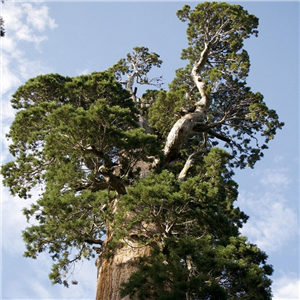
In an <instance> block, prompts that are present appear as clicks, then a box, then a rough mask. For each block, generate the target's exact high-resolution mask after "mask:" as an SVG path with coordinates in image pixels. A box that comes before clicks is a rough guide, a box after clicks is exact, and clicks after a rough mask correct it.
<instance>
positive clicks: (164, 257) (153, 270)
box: [2, 2, 283, 299]
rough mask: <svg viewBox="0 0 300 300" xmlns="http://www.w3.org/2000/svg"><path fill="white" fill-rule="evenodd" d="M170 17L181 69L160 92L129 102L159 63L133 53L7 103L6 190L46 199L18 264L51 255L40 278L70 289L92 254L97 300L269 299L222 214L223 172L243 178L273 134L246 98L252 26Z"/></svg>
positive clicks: (29, 89) (219, 14)
mask: <svg viewBox="0 0 300 300" xmlns="http://www.w3.org/2000/svg"><path fill="white" fill-rule="evenodd" d="M177 15H178V17H179V19H180V20H182V21H187V22H188V29H187V36H188V41H189V47H188V48H187V49H184V50H183V53H182V58H183V59H185V60H188V64H187V66H186V68H182V69H179V70H177V71H176V76H175V78H174V80H173V82H172V83H171V84H170V86H169V90H168V91H166V90H160V91H157V90H147V91H146V92H145V93H144V94H143V95H142V96H141V97H138V96H137V89H136V84H154V85H156V86H157V85H158V86H159V87H160V84H161V78H154V79H149V78H148V73H149V71H150V70H151V69H152V67H153V66H157V67H160V65H161V63H162V61H161V60H160V59H159V56H158V55H157V54H156V53H150V52H149V49H148V48H145V47H136V48H134V50H133V52H132V53H131V54H128V55H127V58H126V59H121V60H120V61H119V62H118V63H117V64H116V65H114V66H113V67H112V68H110V69H109V70H108V71H105V72H95V73H92V74H90V75H83V76H78V77H73V78H71V77H64V76H61V75H58V74H49V75H41V76H38V77H36V78H33V79H30V80H29V81H28V82H26V84H25V85H23V86H21V87H19V89H18V90H17V91H16V93H15V94H14V95H13V98H12V106H13V107H14V108H15V109H16V110H17V113H16V117H15V120H14V122H13V124H12V126H11V129H10V133H9V135H8V138H10V139H11V146H10V151H11V153H12V154H13V155H14V157H15V160H14V161H13V162H9V163H7V164H5V165H4V166H3V167H2V174H3V177H4V184H5V185H6V186H8V187H9V188H10V191H11V193H12V194H13V195H19V196H20V197H21V198H25V199H26V198H28V197H31V190H32V189H33V188H34V187H35V186H38V185H40V186H41V187H42V188H43V189H44V190H43V192H42V193H41V195H40V198H39V199H38V200H37V201H36V202H35V203H34V204H33V205H32V206H31V207H30V208H29V209H24V214H25V215H26V217H27V219H28V221H30V220H31V219H35V220H36V221H35V222H34V224H33V225H30V226H29V227H27V228H26V229H25V230H24V231H23V238H24V240H25V243H26V246H27V251H26V252H25V256H27V257H32V258H36V257H37V256H38V254H39V253H41V252H45V251H47V252H49V254H50V256H51V257H52V259H53V261H54V264H53V268H52V271H51V273H50V279H51V280H52V282H53V283H63V284H64V285H66V286H68V276H71V275H72V268H73V267H74V263H75V262H76V261H78V260H81V259H83V258H86V259H91V258H94V257H96V256H97V255H98V258H97V262H96V264H97V269H98V281H97V299H120V297H124V299H128V298H129V297H131V296H132V297H133V298H135V299H137V298H140V299H228V298H232V299H271V290H270V285H271V281H270V279H269V278H268V276H269V275H271V274H272V267H271V266H269V265H267V264H266V259H267V256H266V254H265V253H264V252H262V251H261V250H259V249H258V248H257V247H256V246H255V245H252V244H251V243H249V242H247V240H246V238H245V237H242V236H241V235H240V233H239V228H241V227H242V225H243V223H245V222H246V220H247V216H246V215H245V214H244V213H243V212H241V211H240V210H239V209H238V208H235V207H234V205H233V204H234V201H235V200H236V199H237V184H236V183H235V182H234V181H233V179H232V176H233V171H232V168H233V167H240V168H244V167H245V166H247V165H249V166H250V167H253V166H254V164H255V162H256V161H257V160H259V159H260V158H261V157H262V155H263V150H264V149H266V148H267V143H268V141H269V140H271V139H272V138H273V136H274V135H275V133H276V130H277V129H280V128H281V127H282V126H283V123H281V122H279V120H278V116H277V114H276V112H275V111H274V110H271V109H269V108H268V107H267V106H266V104H265V103H264V102H263V97H262V95H261V94H259V93H253V92H251V90H250V88H249V87H247V86H246V77H247V75H248V72H249V66H250V63H249V57H248V54H247V52H246V50H245V49H243V40H244V39H246V38H248V37H250V36H251V35H252V34H255V35H257V26H258V19H257V18H256V17H255V16H253V15H251V14H248V12H247V11H245V10H243V8H242V7H241V6H239V5H229V4H226V3H216V2H211V3H210V2H205V3H201V4H199V5H197V6H196V7H195V9H194V10H191V9H190V7H189V6H184V7H183V9H182V10H180V11H178V12H177ZM122 85H123V86H122ZM142 104H143V105H142ZM146 104H147V105H146ZM259 136H262V138H261V137H259ZM217 145H220V146H224V147H227V148H228V149H229V150H230V151H231V152H230V153H227V152H225V151H224V150H221V149H219V148H216V146H217ZM93 245H96V246H93ZM72 282H73V283H77V282H76V280H74V279H73V280H72ZM120 292H121V296H120Z"/></svg>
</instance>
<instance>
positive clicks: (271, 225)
mask: <svg viewBox="0 0 300 300" xmlns="http://www.w3.org/2000/svg"><path fill="white" fill-rule="evenodd" d="M257 174H258V173H257V171H256V180H255V182H257V183H258V184H259V185H258V186H256V192H255V193H254V192H245V191H240V195H239V200H238V204H239V206H240V207H241V209H242V211H244V212H245V213H246V214H247V215H249V216H250V219H249V220H248V222H247V223H246V224H245V225H244V227H243V229H242V233H243V234H245V235H246V236H248V237H249V240H250V241H251V242H253V243H255V244H257V245H258V246H259V247H260V248H261V249H262V250H264V251H266V252H267V253H268V252H275V251H277V250H279V249H282V248H283V247H284V245H285V244H286V243H287V242H290V241H291V240H293V239H295V238H298V237H299V224H298V217H297V211H295V210H293V208H292V207H291V206H290V204H291V203H292V202H293V201H292V200H293V199H289V201H288V200H287V196H286V194H285V193H286V191H288V188H289V186H290V185H291V182H292V181H291V180H290V179H289V177H288V175H287V174H288V170H287V169H267V170H265V171H263V172H262V173H261V174H260V177H261V178H259V177H257ZM295 200H296V199H295Z"/></svg>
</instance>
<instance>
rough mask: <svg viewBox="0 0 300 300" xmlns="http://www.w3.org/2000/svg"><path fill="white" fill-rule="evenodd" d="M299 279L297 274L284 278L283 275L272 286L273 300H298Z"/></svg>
mask: <svg viewBox="0 0 300 300" xmlns="http://www.w3.org/2000/svg"><path fill="white" fill-rule="evenodd" d="M299 290H300V279H299V274H298V275H296V274H294V275H290V276H286V275H283V276H282V277H281V278H279V279H278V280H276V281H274V284H273V295H274V297H273V299H274V300H288V299H299V296H300V295H299Z"/></svg>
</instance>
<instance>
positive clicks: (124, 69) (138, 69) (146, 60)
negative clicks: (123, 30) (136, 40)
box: [110, 47, 162, 89]
mask: <svg viewBox="0 0 300 300" xmlns="http://www.w3.org/2000/svg"><path fill="white" fill-rule="evenodd" d="M161 64H162V60H160V59H159V55H158V54H156V53H155V52H151V53H150V52H149V49H148V48H147V47H134V48H133V52H132V53H128V54H127V57H126V59H125V58H122V59H120V60H119V61H118V62H117V63H116V64H115V65H114V66H113V67H112V68H110V70H111V71H113V72H114V73H115V77H116V80H117V81H118V82H121V83H123V84H125V85H127V88H128V89H131V88H132V84H133V82H132V80H133V79H134V78H135V79H136V82H137V83H138V84H147V85H148V84H150V85H155V86H161V84H162V82H161V79H162V78H161V77H158V78H153V79H149V78H148V76H147V75H148V73H149V72H150V70H151V69H152V67H158V68H160V66H161ZM125 74H126V75H127V78H124V75H125ZM128 78H131V79H129V80H128ZM128 84H129V86H128Z"/></svg>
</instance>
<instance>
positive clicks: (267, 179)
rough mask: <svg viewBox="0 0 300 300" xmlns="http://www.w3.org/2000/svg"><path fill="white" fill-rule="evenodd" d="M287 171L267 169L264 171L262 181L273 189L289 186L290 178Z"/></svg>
mask: <svg viewBox="0 0 300 300" xmlns="http://www.w3.org/2000/svg"><path fill="white" fill-rule="evenodd" d="M286 171H287V170H286V169H267V170H265V171H264V174H263V176H262V178H261V179H260V182H261V183H262V184H263V185H264V186H268V187H270V188H272V189H274V188H275V189H282V188H287V187H288V186H289V184H290V179H289V178H288V177H287V176H286Z"/></svg>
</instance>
